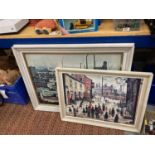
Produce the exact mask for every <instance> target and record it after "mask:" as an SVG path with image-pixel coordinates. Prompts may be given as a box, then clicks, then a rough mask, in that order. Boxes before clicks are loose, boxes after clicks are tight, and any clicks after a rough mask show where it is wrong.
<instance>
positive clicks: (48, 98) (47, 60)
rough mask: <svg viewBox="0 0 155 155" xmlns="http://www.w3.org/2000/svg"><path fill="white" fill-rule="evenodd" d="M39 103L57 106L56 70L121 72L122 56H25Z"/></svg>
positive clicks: (117, 54)
mask: <svg viewBox="0 0 155 155" xmlns="http://www.w3.org/2000/svg"><path fill="white" fill-rule="evenodd" d="M24 57H25V60H26V64H27V66H28V68H29V73H30V76H31V80H32V83H33V86H34V88H35V92H36V95H37V98H38V101H39V103H41V104H57V105H58V95H57V87H56V77H55V68H56V67H65V68H69V67H72V68H83V69H100V70H121V69H122V54H119V53H116V54H106V53H105V54H104V53H103V54H101V53H100V54H89V53H88V54H87V53H86V54H83V53H82V54H46V53H45V54H28V53H27V54H25V55H24Z"/></svg>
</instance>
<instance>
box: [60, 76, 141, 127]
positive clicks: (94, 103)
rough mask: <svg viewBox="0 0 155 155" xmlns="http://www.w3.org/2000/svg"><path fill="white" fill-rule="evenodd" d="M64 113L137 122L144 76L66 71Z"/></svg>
mask: <svg viewBox="0 0 155 155" xmlns="http://www.w3.org/2000/svg"><path fill="white" fill-rule="evenodd" d="M62 77H63V86H64V97H65V113H66V116H68V117H80V118H84V119H93V120H99V121H108V122H114V123H122V124H131V125H133V124H134V121H135V114H136V107H137V100H138V96H139V90H140V88H141V82H142V79H140V78H126V77H118V76H103V75H89V74H68V73H63V76H62Z"/></svg>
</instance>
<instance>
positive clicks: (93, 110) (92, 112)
mask: <svg viewBox="0 0 155 155" xmlns="http://www.w3.org/2000/svg"><path fill="white" fill-rule="evenodd" d="M94 113H95V109H94V107H93V106H92V108H91V117H92V118H94Z"/></svg>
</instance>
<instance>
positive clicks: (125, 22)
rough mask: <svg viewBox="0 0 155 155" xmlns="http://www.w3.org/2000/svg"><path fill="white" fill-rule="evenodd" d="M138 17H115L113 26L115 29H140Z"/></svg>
mask: <svg viewBox="0 0 155 155" xmlns="http://www.w3.org/2000/svg"><path fill="white" fill-rule="evenodd" d="M140 25H141V20H140V19H115V20H114V28H115V30H116V31H138V30H139V29H140Z"/></svg>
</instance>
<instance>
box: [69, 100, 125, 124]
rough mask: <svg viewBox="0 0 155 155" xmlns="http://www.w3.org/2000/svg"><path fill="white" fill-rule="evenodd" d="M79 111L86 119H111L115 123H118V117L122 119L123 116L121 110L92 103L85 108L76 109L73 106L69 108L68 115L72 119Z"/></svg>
mask: <svg viewBox="0 0 155 155" xmlns="http://www.w3.org/2000/svg"><path fill="white" fill-rule="evenodd" d="M79 111H81V112H82V114H83V116H85V117H88V118H96V119H104V120H108V119H112V120H113V121H114V122H116V123H117V122H119V119H120V117H123V116H124V114H125V113H124V110H123V108H121V109H116V108H114V107H112V108H108V107H107V106H106V104H104V103H103V104H102V105H100V104H98V105H93V104H92V103H89V104H88V105H86V106H79V107H76V106H75V105H72V106H70V107H69V113H71V114H73V116H74V117H76V116H77V115H78V114H79Z"/></svg>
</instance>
